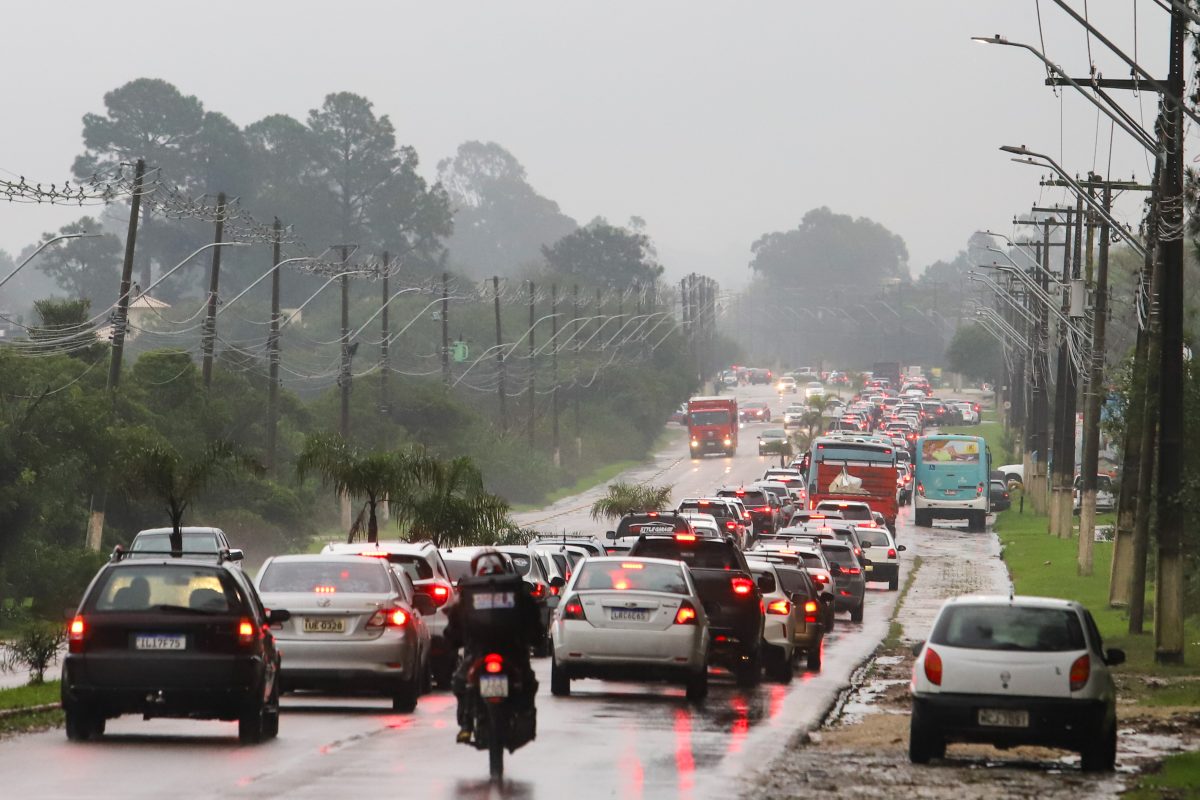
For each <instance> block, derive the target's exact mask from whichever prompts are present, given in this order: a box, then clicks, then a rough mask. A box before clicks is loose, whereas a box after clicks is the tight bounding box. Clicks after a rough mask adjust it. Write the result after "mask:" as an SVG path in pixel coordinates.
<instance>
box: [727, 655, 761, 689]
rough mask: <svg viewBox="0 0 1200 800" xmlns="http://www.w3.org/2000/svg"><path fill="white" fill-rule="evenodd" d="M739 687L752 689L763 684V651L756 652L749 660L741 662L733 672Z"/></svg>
mask: <svg viewBox="0 0 1200 800" xmlns="http://www.w3.org/2000/svg"><path fill="white" fill-rule="evenodd" d="M733 674H734V677H735V678H736V680H737V685H738V686H741V687H742V688H743V689H750V688H753V687H755V686H758V684H759V683H761V682H762V649H761V648H759V649H758V650H755V651H754V652H753V653H752V654H751V655H750V657H749V658H748V659H746V660H745V661H742V662H740V663H739V664H738V665H737V666H736V667H735V668H734V670H733Z"/></svg>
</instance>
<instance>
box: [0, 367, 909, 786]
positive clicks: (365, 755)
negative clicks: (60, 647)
mask: <svg viewBox="0 0 1200 800" xmlns="http://www.w3.org/2000/svg"><path fill="white" fill-rule="evenodd" d="M738 395H739V397H740V398H744V399H763V398H765V397H770V398H771V399H772V410H773V411H775V412H776V413H779V412H781V411H782V404H780V403H779V402H778V398H775V397H774V395H768V393H767V392H765V391H764V390H763V389H762V388H761V387H760V388H758V389H757V390H745V389H743V390H740V391H739V392H738ZM789 400H790V398H789ZM772 426H773V425H772ZM772 426H768V425H748V426H746V428H745V429H744V430H743V432H742V439H741V444H740V447H739V452H738V455H737V456H736V457H734V458H717V457H710V458H706V459H704V460H701V461H697V462H692V461H691V460H690V459H688V458H687V457H686V444H685V442H684V440H683V437H682V435H680V436H679V437H678V438H677V439H675V440H673V442H672V444H671V445H670V446H669V448H668V449H666V450H664V452H663V453H660V454H659V456H658V457H657V459H656V463H655V464H654V465H653V466H650V467H646V468H642V469H639V470H634V471H632V472H631V473H630V474H629V475H627V476H625V477H627V478H629V479H633V480H639V481H652V482H654V483H660V484H662V483H670V484H674V485H675V496H676V497H677V498H678V497H682V496H685V495H694V494H702V493H707V492H709V491H711V490H713V489H714V488H715V487H717V486H719V485H720V484H722V483H725V482H730V483H738V482H741V481H743V480H744V481H746V482H749V481H751V480H754V479H756V478H757V477H759V476H760V475H761V473H762V470H763V469H765V467H766V466H767V461H768V460H774V459H767V458H760V457H758V456H757V455H755V453H756V449H757V448H756V442H755V439H754V432H755V429H761V428H763V427H772ZM591 499H592V498H591V497H590V496H589V495H585V496H582V497H577V498H568V499H567V500H565V501H563V502H561V503H559V504H556V506H554V507H551V508H550V509H546V510H543V511H539V512H532V513H529V514H523V515H521V521H522V522H523V523H525V524H528V523H530V522H532V521H535V520H537V521H539V527H542V528H544V529H555V530H558V529H566V530H588V531H593V532H598V533H600V534H601V535H602V533H603V530H604V528H605V526H604V525H603V524H597V523H593V522H591V520H590V519H589V518H588V515H587V511H586V506H587V505H588V504H590V500H591ZM910 515H911V511H909V510H907V509H906V510H905V511H904V512H903V516H902V521H901V525H900V531H899V538H900V541H901V543H907V544H910V545H912V544H913V543H914V537H913V536H912V535H911V533H912V532H911V529H910V528H909V526H910V522H911V520H910ZM914 554H915V552H913V551H911V550H910V552H909V553H906V554H905V555H906V556H911V555H914ZM906 571H907V570H906V568H904V567H902V577H901V583H902V584H903V577H904V574H903V573H904V572H906ZM868 592H869V597H868V599H867V609H866V616H865V620H864V622H863V623H862V624H853V623H851V622H850V621H849V617H848V615H846V614H840V615H839V616H838V622H837V625H836V629H835V630H834V631H833V632H832V633H831V634H830V635H829V636H828V637H827V638H826V642H825V653H824V669H823V671H822V672H821V673H819V674H815V673H806V672H804V671H798V672H797V673H796V678H795V680H794V681H793V682H792V683H791V684H790V685H786V686H785V685H781V684H773V683H763V684H762V685H761V686H760V687H758V688H756V689H752V690H743V689H738V688H736V687H735V686H734V685H733V683H732V681H731V680H730V679H729V678H728V677H727V676H725V675H723V674H714V676H713V679H712V683H711V690H710V695H709V698H708V700H707V702H706V703H705V704H704V706H703V707H701V708H694V707H692V706H689V705H688V704H687V703H686V702H685V701H684V698H683V692H682V689H681V688H675V687H665V686H661V685H654V684H650V685H639V684H626V683H610V682H601V681H578V682H576V683H575V685H574V686H573V687H572V696H571V697H569V698H555V697H552V696H551V695H550V693H549V681H550V677H549V666H550V665H549V661H548V660H547V659H540V660H537V661H535V662H534V663H535V668H536V670H537V672H538V676H539V680H540V681H541V689H540V691H539V694H538V698H537V705H538V737H537V740H536V741H534V742H532V743H531V744H529V745H527V746H526V747H524V748H522V749H521V750H518V751H517V752H516V753H514V754H512V755H509V756H506V779H505V782H504V784H503V785H502V786H500V787H495V786H491V785H490V784H489V782H488V780H487V757H486V754H485V753H483V752H480V751H476V750H474V749H473V748H470V747H467V746H463V745H456V744H455V743H454V734H455V724H454V698H453V696H452V695H451V694H449V693H448V692H435V693H433V694H429V695H426V696H424V697H422V698H421V701H420V704H419V706H418V709H417V711H416V712H415V713H413V714H398V713H394V712H392V711H391V710H390V704H389V703H388V702H387V701H385V700H382V699H379V700H375V699H370V698H336V697H321V696H313V695H302V696H295V695H293V696H288V697H285V698H284V700H283V704H282V705H283V709H282V716H281V721H280V735H279V738H278V739H277V740H274V741H272V742H269V743H266V744H263V745H257V746H239V744H238V742H237V738H236V725H235V724H234V723H223V722H211V721H190V720H151V721H143V720H141V719H139V718H136V717H122V718H120V719H117V720H110V721H109V724H108V732H107V734H106V735H105V737H104V738H103V739H102V740H100V741H98V742H94V743H88V744H70V743H68V742H67V741H66V737H65V735H64V734H63V732H62V731H61V730H52V731H48V732H45V733H39V734H32V735H27V736H21V737H17V738H14V739H10V740H8V741H5V742H2V743H0V779H2V780H3V789H0V796H3V797H5V798H39V799H41V800H50V799H51V798H79V797H120V798H124V799H125V800H134V799H135V798H162V797H172V798H217V797H220V798H236V797H243V796H246V797H257V798H296V799H297V800H299V799H300V798H321V800H328V798H337V797H363V798H368V797H420V798H423V800H436V799H437V798H457V797H465V798H475V797H481V798H482V797H514V798H563V797H575V798H591V797H620V798H640V797H647V798H655V797H724V796H729V795H734V794H737V793H738V788H740V782H741V781H742V780H744V778H745V776H747V775H748V774H750V773H752V772H754V771H756V770H758V769H761V768H763V767H765V766H767V765H768V764H769V763H770V762H771V761H772V760H773V759H774V758H775V757H777V756H779V755H781V754H782V751H783V749H784V748H786V747H787V746H788V743H789V742H790V741H791V740H792V738H793V736H794V734H795V732H796V731H797V730H799V729H801V728H803V727H808V726H814V725H816V724H817V723H818V722H819V721H820V718H821V716H822V715H823V714H824V712H825V710H826V709H827V708H828V707H829V705H830V704H831V703H832V702H833V701H834V699H835V698H836V696H837V694H838V692H839V691H840V690H841V689H842V688H843V687H844V686H845V685H846V683H847V680H848V678H849V676H850V674H851V673H852V672H853V670H854V669H855V668H856V667H857V666H858V665H859V664H860V663H861V662H862V661H863V660H864V659H865V658H867V656H869V654H870V653H871V652H872V650H873V649H874V648H875V646H876V645H877V644H878V643H879V642H880V641H881V640H882V639H883V637H884V636H886V634H887V631H888V624H889V618H890V616H891V612H892V609H893V607H894V605H895V602H896V598H897V595H898V593H897V592H888V591H886V587H884V586H883V585H882V584H873V585H871V586H870V588H869V589H868Z"/></svg>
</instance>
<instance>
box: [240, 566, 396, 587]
mask: <svg viewBox="0 0 1200 800" xmlns="http://www.w3.org/2000/svg"><path fill="white" fill-rule="evenodd" d="M258 590H259V591H260V592H317V593H320V594H386V593H387V592H388V591H390V590H391V582H390V581H388V577H387V570H386V569H385V568H384V566H383V564H382V563H380V562H378V561H368V560H365V559H364V561H363V563H361V564H359V563H354V562H351V561H273V562H271V563H270V564H268V565H267V569H266V571H265V572H263V575H262V578H261V579H260V580H259V583H258Z"/></svg>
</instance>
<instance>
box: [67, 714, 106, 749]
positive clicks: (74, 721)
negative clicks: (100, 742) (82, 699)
mask: <svg viewBox="0 0 1200 800" xmlns="http://www.w3.org/2000/svg"><path fill="white" fill-rule="evenodd" d="M63 716H64V717H65V719H66V729H67V739H68V741H72V742H90V741H92V740H94V739H99V738H100V737H101V736H103V735H104V717H102V716H100V715H99V714H96V713H95V712H93V711H92V710H91V709H89V708H87V707H86V706H67V707H65V708H64V709H63Z"/></svg>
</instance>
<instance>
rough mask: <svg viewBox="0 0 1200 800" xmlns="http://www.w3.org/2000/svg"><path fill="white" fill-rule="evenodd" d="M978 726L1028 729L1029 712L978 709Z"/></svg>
mask: <svg viewBox="0 0 1200 800" xmlns="http://www.w3.org/2000/svg"><path fill="white" fill-rule="evenodd" d="M979 724H980V725H982V726H985V727H988V728H1028V727H1029V712H1028V711H1009V710H1006V709H1001V708H981V709H979Z"/></svg>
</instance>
